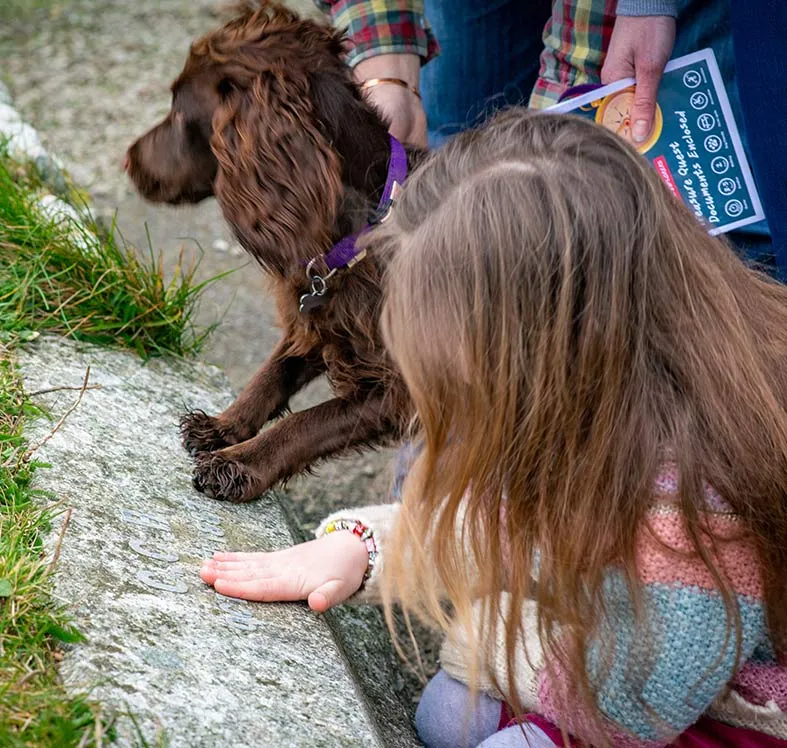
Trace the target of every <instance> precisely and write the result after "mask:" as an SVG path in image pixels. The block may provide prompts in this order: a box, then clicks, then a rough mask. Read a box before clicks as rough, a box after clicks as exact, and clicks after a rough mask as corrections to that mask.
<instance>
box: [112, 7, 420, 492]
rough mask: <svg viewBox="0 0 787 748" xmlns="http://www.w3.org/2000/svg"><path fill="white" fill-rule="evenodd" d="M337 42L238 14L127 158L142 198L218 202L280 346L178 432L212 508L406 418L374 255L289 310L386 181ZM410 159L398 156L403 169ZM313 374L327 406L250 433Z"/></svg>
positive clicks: (203, 49)
mask: <svg viewBox="0 0 787 748" xmlns="http://www.w3.org/2000/svg"><path fill="white" fill-rule="evenodd" d="M343 44H344V40H343V38H342V35H341V34H340V33H338V32H336V31H334V30H333V29H331V28H330V27H327V26H324V25H321V24H319V23H316V22H313V21H309V20H303V19H301V18H299V17H298V16H297V14H295V13H293V12H291V11H289V10H286V9H285V8H283V7H281V6H277V5H274V4H268V3H264V4H263V5H262V6H261V7H258V6H251V5H246V6H244V7H243V9H242V11H241V12H240V13H239V14H238V15H237V16H236V17H235V18H234V19H233V20H231V21H229V22H228V23H227V24H226V25H224V26H223V27H221V28H220V29H218V30H217V31H214V32H212V33H209V34H207V35H206V36H204V37H203V38H201V39H199V40H197V41H196V42H195V43H194V44H193V45H192V48H191V51H190V54H189V56H188V59H187V61H186V64H185V67H184V68H183V71H182V72H181V74H180V76H179V77H178V78H177V80H176V81H175V82H174V84H173V86H172V108H171V111H170V112H169V114H168V115H167V117H166V118H165V119H164V121H163V122H161V123H160V124H159V125H157V126H156V127H154V128H153V129H152V130H150V131H149V132H147V133H146V134H145V135H143V136H142V137H141V138H139V139H138V140H137V141H136V142H135V143H134V144H133V145H132V146H131V147H130V148H129V151H128V154H127V169H128V173H129V175H130V177H131V179H132V180H133V181H134V183H135V184H136V186H137V188H138V190H139V192H140V193H141V194H142V195H143V196H144V197H145V198H147V199H148V200H151V201H153V202H167V203H171V204H178V203H184V202H198V201H200V200H202V199H204V198H206V197H209V196H212V195H215V197H216V199H217V200H218V202H219V205H220V207H221V210H222V212H223V214H224V217H225V218H226V220H227V221H228V222H229V224H230V225H231V227H232V229H233V231H234V233H235V235H236V236H237V238H238V240H239V241H240V243H241V244H242V245H243V247H244V248H245V249H246V251H247V252H249V253H250V254H251V256H252V257H254V258H255V259H256V260H257V261H258V262H259V263H260V265H261V266H262V268H263V269H264V270H265V272H266V273H267V274H268V275H269V277H270V279H271V285H272V290H273V293H274V295H275V298H276V303H277V308H278V312H279V318H280V324H281V327H282V330H283V336H282V339H281V341H280V342H279V344H278V345H277V347H276V349H275V350H274V351H273V353H272V354H271V356H270V357H269V358H268V360H267V361H266V363H265V364H264V365H263V366H262V368H261V369H260V370H259V372H258V373H257V374H256V375H255V377H254V378H253V380H252V381H251V382H250V383H249V385H248V386H247V387H246V388H245V389H244V391H243V392H242V393H241V395H240V396H239V398H238V399H237V401H236V402H235V403H234V404H233V405H232V406H230V407H229V408H228V409H227V410H226V411H225V412H223V413H222V414H220V415H218V416H215V417H214V416H208V415H206V414H205V413H203V412H201V411H194V412H191V413H189V414H187V415H186V416H184V418H183V421H182V424H181V429H182V436H183V443H184V445H185V446H186V448H187V449H188V450H189V451H191V452H192V453H194V454H195V455H196V467H195V485H196V487H197V488H198V489H199V490H202V491H204V492H206V493H210V494H211V495H213V496H214V497H215V498H218V499H228V500H232V501H247V500H249V499H252V498H254V497H255V496H258V495H260V494H261V493H262V492H263V491H265V490H267V489H268V488H269V487H271V486H272V485H274V484H276V483H279V482H281V481H284V480H286V479H287V478H289V477H291V476H292V475H294V474H296V473H298V472H300V471H303V470H305V469H308V467H309V466H311V465H313V464H314V463H315V462H316V461H317V460H319V459H321V458H326V457H329V456H334V455H338V454H341V453H343V452H347V451H348V450H353V449H358V448H362V447H365V446H373V445H376V444H379V443H382V442H384V441H387V440H390V439H392V438H395V437H397V436H398V435H399V434H400V433H401V430H402V426H403V424H404V423H406V422H407V421H408V420H409V417H410V411H411V406H410V402H409V398H408V397H407V394H406V390H405V388H404V386H403V383H402V382H401V380H400V379H399V377H398V376H397V375H396V374H395V372H393V371H392V367H391V364H390V361H389V359H388V357H387V356H386V353H385V351H384V347H383V345H382V342H381V339H380V331H379V313H380V304H381V283H382V276H383V273H384V270H385V264H386V261H385V258H384V257H383V256H382V255H381V253H375V252H374V251H372V252H370V254H369V256H368V257H367V258H366V259H365V260H363V261H362V262H360V263H359V264H358V265H356V266H355V267H353V268H352V270H349V271H345V272H342V273H339V274H338V275H337V276H335V277H334V278H333V279H331V286H330V293H329V295H328V296H327V299H326V303H325V304H324V306H322V307H320V308H319V309H317V310H315V311H314V312H312V313H311V314H309V315H305V314H303V313H301V312H300V311H299V298H300V296H301V295H302V294H304V293H307V292H308V291H309V283H308V280H307V277H306V274H305V271H304V266H305V264H306V263H307V262H308V261H309V260H311V259H312V258H315V257H319V256H321V255H323V254H324V253H325V252H326V251H328V249H329V248H330V247H331V245H332V244H333V243H334V242H335V241H337V240H338V239H339V238H340V237H341V236H344V235H347V234H350V233H353V232H355V231H357V230H359V229H360V228H361V227H362V226H363V225H364V224H365V223H366V221H367V220H368V218H369V216H370V214H371V212H372V211H373V210H374V208H375V206H376V205H377V202H378V201H379V199H380V196H381V193H382V190H383V186H384V184H385V180H386V174H387V168H388V158H389V141H388V134H387V127H386V124H385V123H384V122H383V121H382V119H381V118H380V116H379V115H378V113H377V112H376V111H374V110H373V109H372V108H371V107H370V106H368V105H367V104H366V103H365V102H364V100H363V98H362V96H361V94H360V91H359V89H358V87H357V86H356V84H355V83H354V82H353V80H352V76H351V74H350V71H349V69H348V68H347V66H346V65H345V64H344V62H343V60H342V53H343ZM420 155H421V152H420V151H418V150H417V149H408V158H409V159H410V162H411V165H414V164H415V162H416V161H417V160H418V159H419V158H420ZM321 374H326V375H327V376H328V379H329V381H330V383H331V385H332V388H333V391H334V394H335V396H336V398H335V399H334V400H331V401H328V402H326V403H321V404H320V405H318V406H316V407H314V408H311V409H309V410H307V411H303V412H301V413H294V414H291V415H289V416H287V417H286V418H283V419H282V420H280V421H279V422H278V423H276V424H275V425H273V426H272V427H270V428H268V429H266V430H265V431H263V432H262V433H260V429H261V428H262V427H263V426H264V425H265V424H266V423H268V422H269V421H271V420H272V419H275V418H277V417H279V416H281V415H283V414H284V413H286V412H287V406H288V402H289V399H290V397H291V396H292V395H293V394H294V393H295V392H297V391H298V390H299V389H301V388H302V387H303V386H304V385H305V384H307V383H308V382H309V381H311V380H313V379H314V378H315V377H317V376H319V375H321ZM206 453H210V454H206Z"/></svg>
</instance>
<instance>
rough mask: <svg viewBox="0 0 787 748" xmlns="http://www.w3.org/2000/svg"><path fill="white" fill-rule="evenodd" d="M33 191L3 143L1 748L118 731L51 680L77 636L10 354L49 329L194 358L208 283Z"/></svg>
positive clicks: (28, 415)
mask: <svg viewBox="0 0 787 748" xmlns="http://www.w3.org/2000/svg"><path fill="white" fill-rule="evenodd" d="M39 186H40V185H39V184H38V181H37V178H36V176H35V174H34V173H33V172H32V171H31V170H30V169H29V168H26V167H23V166H20V165H18V164H16V163H14V162H13V161H11V160H10V159H9V158H8V156H7V154H6V152H5V151H4V150H3V148H2V145H1V144H0V746H2V748H17V746H18V747H20V748H21V747H22V746H24V747H25V748H69V747H71V746H73V747H74V748H85V747H86V746H100V745H106V744H107V743H108V742H111V741H112V739H113V737H114V732H113V728H112V723H111V719H109V718H108V717H107V716H106V715H102V713H101V709H100V706H99V705H98V704H96V703H95V702H94V701H92V700H91V699H90V697H89V694H85V695H82V696H76V697H75V696H73V695H68V694H66V692H65V690H64V688H63V686H62V685H61V683H60V681H59V679H58V676H57V663H58V661H59V660H60V659H61V656H62V653H61V650H60V649H59V648H60V647H61V645H63V644H64V643H72V642H77V641H79V640H80V639H81V636H80V634H79V632H78V631H76V630H75V629H74V627H73V626H72V625H71V623H70V622H69V619H68V616H67V614H66V613H65V611H64V610H63V609H62V608H61V607H60V606H59V605H58V604H56V603H55V602H54V601H53V599H52V596H51V591H52V579H51V573H50V572H51V563H52V562H51V560H50V559H47V558H46V556H45V552H44V546H43V539H44V537H45V535H46V533H47V532H48V531H49V528H50V523H51V520H52V515H51V513H50V511H49V510H46V509H43V508H42V507H43V504H44V501H42V500H41V499H42V498H43V497H40V496H37V494H36V491H35V490H34V489H33V488H32V487H31V481H32V478H33V475H34V473H35V471H36V470H38V469H41V468H42V467H44V466H43V465H41V464H40V463H38V462H36V458H35V454H34V453H31V451H30V450H31V446H30V445H29V444H28V443H27V442H26V440H25V437H24V429H25V422H26V421H28V420H30V419H32V418H38V417H41V416H42V415H44V414H42V413H41V411H40V410H39V409H38V408H36V407H35V405H34V404H33V403H32V402H31V401H30V399H29V398H28V396H27V395H26V393H25V392H24V389H23V386H22V381H21V379H20V376H19V372H18V370H17V367H16V363H15V359H14V349H15V348H16V347H17V346H19V345H22V344H24V343H25V341H27V340H30V339H32V338H34V337H35V336H36V335H37V334H38V332H39V331H50V332H56V333H61V334H63V335H67V336H70V337H72V338H76V339H79V340H83V341H88V342H91V343H97V344H101V345H110V346H123V347H126V348H130V349H132V350H134V351H136V352H138V353H139V354H140V355H141V356H143V357H150V356H156V355H164V354H170V355H177V356H182V355H188V354H193V353H195V352H196V351H197V350H199V348H200V346H201V344H202V343H203V341H204V339H205V335H206V334H207V333H206V332H202V333H200V332H197V331H196V330H195V328H194V325H193V321H192V320H193V315H194V312H195V306H196V303H197V300H198V294H199V292H200V290H201V288H202V287H203V286H204V284H198V285H195V284H194V271H195V268H191V269H187V270H184V269H182V268H180V267H179V268H178V270H177V272H176V273H175V277H174V279H173V280H172V281H171V282H168V283H165V282H164V280H163V273H162V267H161V264H160V262H159V261H155V260H154V259H153V258H152V257H151V258H150V259H148V260H140V259H138V258H137V257H136V256H135V255H134V254H133V253H131V252H126V251H125V250H124V248H122V247H121V246H119V244H118V243H117V242H116V241H115V240H114V239H113V238H112V236H111V235H103V236H101V238H100V239H99V240H96V238H95V235H93V234H91V233H90V232H88V231H85V230H79V229H76V228H75V226H68V225H66V226H63V225H60V226H57V225H54V224H53V223H52V222H51V221H47V220H45V219H43V218H42V217H41V216H40V215H39V214H38V212H37V210H36V208H35V200H36V194H35V193H36V190H37V188H38V187H39ZM89 228H90V229H92V230H94V231H98V227H97V226H95V224H93V223H92V222H89ZM74 232H77V233H74ZM99 233H100V232H99ZM86 244H87V245H88V247H87V249H85V245H86ZM74 395H75V396H76V393H74ZM49 498H50V499H51V498H52V497H49ZM49 505H50V506H51V501H50V502H49ZM50 550H51V549H50ZM137 742H138V743H139V744H140V745H144V744H145V743H144V740H143V739H142V738H141V736H140V737H139V740H138V741H137Z"/></svg>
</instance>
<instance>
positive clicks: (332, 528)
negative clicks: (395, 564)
mask: <svg viewBox="0 0 787 748" xmlns="http://www.w3.org/2000/svg"><path fill="white" fill-rule="evenodd" d="M339 530H349V531H350V532H351V533H352V534H353V535H355V536H356V537H357V538H360V539H361V542H362V543H363V544H364V546H365V547H366V553H367V555H368V556H369V563H368V564H367V566H366V571H365V572H364V574H363V582H362V583H361V587H360V589H363V586H364V585H365V584H366V581H367V580H368V579H369V577H371V576H372V572H373V571H374V564H375V562H376V561H377V557H378V556H379V555H380V552H379V551H378V550H377V543H376V542H375V540H374V532H373V531H372V529H371V528H369V527H367V526H366V525H365V524H364V523H363V522H360V521H358V520H347V519H335V520H333V522H329V523H328V524H327V525H326V526H325V534H326V535H328V534H330V533H332V532H337V531H339Z"/></svg>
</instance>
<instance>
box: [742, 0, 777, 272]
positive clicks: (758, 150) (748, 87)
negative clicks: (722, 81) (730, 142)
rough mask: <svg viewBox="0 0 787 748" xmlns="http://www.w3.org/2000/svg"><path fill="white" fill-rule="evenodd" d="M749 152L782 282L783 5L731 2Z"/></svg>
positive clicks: (758, 0)
mask: <svg viewBox="0 0 787 748" xmlns="http://www.w3.org/2000/svg"><path fill="white" fill-rule="evenodd" d="M731 14H732V36H733V43H734V48H735V67H736V70H737V79H738V96H739V98H740V101H741V105H742V106H741V108H742V110H743V123H742V124H744V125H745V129H746V133H747V135H748V146H749V147H748V153H749V157H750V160H751V166H752V170H753V172H754V179H755V181H756V183H757V188H758V190H759V193H760V199H761V200H762V205H763V209H764V210H765V215H766V216H767V218H768V225H769V228H770V232H771V237H772V252H773V254H774V255H775V259H776V262H777V263H778V267H779V271H780V276H781V278H782V280H785V279H786V278H787V82H785V81H787V57H785V40H787V4H785V2H784V0H746V2H743V0H731Z"/></svg>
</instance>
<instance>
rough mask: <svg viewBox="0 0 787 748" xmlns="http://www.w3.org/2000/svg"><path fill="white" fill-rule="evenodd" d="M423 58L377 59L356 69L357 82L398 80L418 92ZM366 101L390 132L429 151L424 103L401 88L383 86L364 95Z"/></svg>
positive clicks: (359, 65) (380, 56)
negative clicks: (384, 120) (382, 119)
mask: <svg viewBox="0 0 787 748" xmlns="http://www.w3.org/2000/svg"><path fill="white" fill-rule="evenodd" d="M420 76H421V58H420V57H418V55H409V54H389V55H377V56H376V57H369V58H368V59H366V60H362V61H361V62H359V63H358V64H357V65H356V66H355V79H356V80H357V81H358V82H359V83H362V82H363V81H367V80H371V79H372V78H399V79H400V80H403V81H405V83H407V85H408V86H412V87H413V88H416V89H417V88H418V82H419V79H420ZM365 95H366V99H367V101H369V102H370V103H371V104H372V105H373V106H375V107H376V108H377V109H378V111H379V112H380V113H381V114H382V115H383V117H385V119H386V120H388V122H389V125H390V126H389V128H388V129H389V130H390V132H391V135H393V136H394V137H395V138H397V139H398V140H401V141H402V142H403V143H412V144H413V145H417V146H420V147H422V148H426V113H425V112H424V106H423V104H422V103H421V100H420V99H419V98H418V97H417V96H416V95H415V94H414V93H413V92H412V91H408V90H407V89H406V88H403V87H402V86H397V85H395V84H391V83H381V84H379V85H377V86H373V87H371V88H368V89H367V90H366V91H365Z"/></svg>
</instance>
